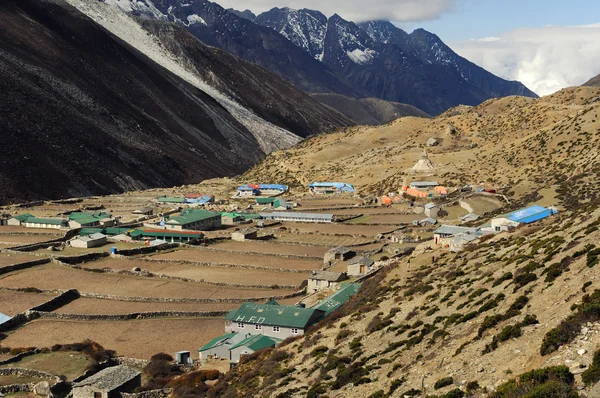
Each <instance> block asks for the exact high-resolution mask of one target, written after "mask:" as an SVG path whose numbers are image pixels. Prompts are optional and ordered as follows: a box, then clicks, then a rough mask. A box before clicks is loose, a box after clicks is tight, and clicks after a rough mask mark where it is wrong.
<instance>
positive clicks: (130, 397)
mask: <svg viewBox="0 0 600 398" xmlns="http://www.w3.org/2000/svg"><path fill="white" fill-rule="evenodd" d="M171 391H172V389H170V388H165V389H163V390H150V391H142V392H137V393H132V394H128V393H121V397H123V398H167V397H168V396H169V395H171Z"/></svg>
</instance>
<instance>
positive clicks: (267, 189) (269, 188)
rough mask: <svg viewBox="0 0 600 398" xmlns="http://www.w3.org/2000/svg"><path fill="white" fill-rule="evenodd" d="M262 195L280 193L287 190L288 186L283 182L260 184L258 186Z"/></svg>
mask: <svg viewBox="0 0 600 398" xmlns="http://www.w3.org/2000/svg"><path fill="white" fill-rule="evenodd" d="M258 189H260V192H261V194H262V195H280V194H282V193H285V192H287V191H288V186H287V185H283V184H260V185H259V186H258Z"/></svg>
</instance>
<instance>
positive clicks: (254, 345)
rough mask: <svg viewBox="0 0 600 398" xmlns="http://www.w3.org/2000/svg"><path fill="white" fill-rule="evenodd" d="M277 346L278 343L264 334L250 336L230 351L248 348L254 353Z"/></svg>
mask: <svg viewBox="0 0 600 398" xmlns="http://www.w3.org/2000/svg"><path fill="white" fill-rule="evenodd" d="M275 345H277V341H276V340H275V339H272V338H270V337H267V336H265V335H263V334H256V335H250V336H248V337H247V338H245V339H244V340H242V341H240V342H239V343H237V344H235V345H234V346H233V347H231V348H230V350H233V349H235V348H238V347H248V348H250V349H251V350H252V351H255V352H256V351H258V350H260V349H262V348H267V347H273V346H275Z"/></svg>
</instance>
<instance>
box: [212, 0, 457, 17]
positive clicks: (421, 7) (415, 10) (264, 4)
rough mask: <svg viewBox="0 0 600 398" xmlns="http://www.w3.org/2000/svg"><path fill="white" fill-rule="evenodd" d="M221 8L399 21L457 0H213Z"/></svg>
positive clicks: (435, 13) (445, 8)
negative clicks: (287, 10)
mask: <svg viewBox="0 0 600 398" xmlns="http://www.w3.org/2000/svg"><path fill="white" fill-rule="evenodd" d="M216 1H217V3H219V4H220V5H221V6H223V7H225V8H229V7H232V8H235V9H237V10H241V11H243V10H245V9H250V10H252V11H253V12H254V13H260V12H263V11H267V10H270V9H271V8H273V7H290V8H295V9H299V8H309V9H312V10H319V11H321V12H322V13H323V14H325V15H327V16H331V15H333V14H335V13H337V14H338V15H340V16H341V17H342V18H345V19H347V20H350V21H354V22H361V21H368V20H376V19H386V20H393V21H399V22H412V21H415V22H416V21H429V20H433V19H436V18H438V17H439V16H440V15H442V14H443V13H445V12H448V11H450V10H452V9H453V8H454V6H455V5H456V3H458V2H459V1H461V0H371V1H365V0H345V1H343V2H339V1H323V0H216Z"/></svg>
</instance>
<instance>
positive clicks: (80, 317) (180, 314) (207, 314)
mask: <svg viewBox="0 0 600 398" xmlns="http://www.w3.org/2000/svg"><path fill="white" fill-rule="evenodd" d="M228 312H229V311H197V312H186V311H155V312H135V313H131V314H116V315H115V314H111V315H105V314H59V313H56V312H43V311H36V313H37V314H38V315H39V317H40V318H49V319H69V320H77V321H128V320H132V319H151V318H217V317H222V316H225V315H227V313H228Z"/></svg>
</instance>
